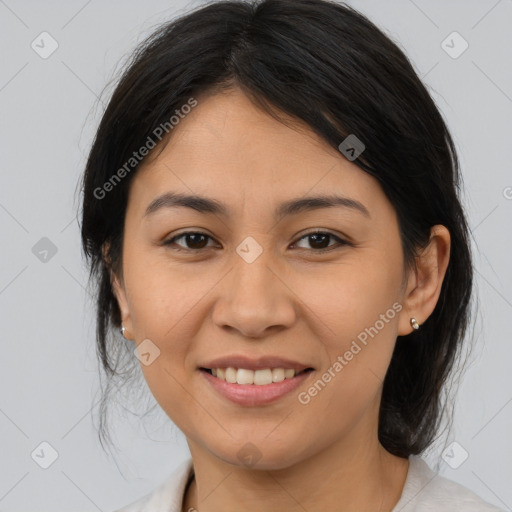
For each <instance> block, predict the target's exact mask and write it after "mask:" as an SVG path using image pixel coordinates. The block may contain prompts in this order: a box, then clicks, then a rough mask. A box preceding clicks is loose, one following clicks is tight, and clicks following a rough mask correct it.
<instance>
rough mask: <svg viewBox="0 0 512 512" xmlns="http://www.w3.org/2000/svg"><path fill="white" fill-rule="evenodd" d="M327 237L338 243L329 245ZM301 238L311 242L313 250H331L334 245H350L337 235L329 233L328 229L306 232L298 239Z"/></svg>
mask: <svg viewBox="0 0 512 512" xmlns="http://www.w3.org/2000/svg"><path fill="white" fill-rule="evenodd" d="M329 239H335V240H336V241H337V242H338V243H337V244H334V245H329ZM301 240H306V241H307V243H309V244H311V247H313V249H314V252H323V251H331V250H333V249H335V248H336V246H338V247H339V246H342V245H350V244H349V243H348V242H346V241H345V240H342V239H341V238H340V237H339V236H336V235H335V234H333V233H330V232H328V231H320V230H317V231H313V232H311V233H307V234H306V235H304V236H302V237H301V238H300V239H299V242H300V241H301ZM326 243H327V245H326Z"/></svg>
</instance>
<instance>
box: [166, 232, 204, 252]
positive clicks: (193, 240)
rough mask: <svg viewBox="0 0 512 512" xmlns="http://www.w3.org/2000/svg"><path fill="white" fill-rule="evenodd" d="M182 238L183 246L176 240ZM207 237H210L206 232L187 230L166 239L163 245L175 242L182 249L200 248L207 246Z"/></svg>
mask: <svg viewBox="0 0 512 512" xmlns="http://www.w3.org/2000/svg"><path fill="white" fill-rule="evenodd" d="M180 239H184V240H185V246H183V245H181V244H177V243H176V241H177V240H180ZM208 239H210V240H211V239H212V238H211V237H210V236H209V235H207V234H206V233H201V232H195V231H189V232H187V233H181V234H180V235H177V236H175V237H173V238H171V239H170V240H167V241H166V242H165V243H164V245H173V244H176V245H178V246H179V247H181V248H182V249H185V250H186V249H189V250H192V251H194V250H200V249H204V248H205V247H207V241H208ZM178 250H180V249H178Z"/></svg>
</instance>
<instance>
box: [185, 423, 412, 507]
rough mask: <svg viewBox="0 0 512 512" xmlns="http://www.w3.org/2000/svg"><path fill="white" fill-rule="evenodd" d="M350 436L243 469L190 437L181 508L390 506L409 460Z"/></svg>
mask: <svg viewBox="0 0 512 512" xmlns="http://www.w3.org/2000/svg"><path fill="white" fill-rule="evenodd" d="M358 434H359V440H356V439H354V438H353V436H351V438H350V439H348V438H345V439H344V440H341V441H339V442H337V443H335V444H333V445H330V446H328V448H326V449H324V450H323V451H321V452H318V453H315V455H314V456H311V457H308V458H305V459H301V461H300V462H298V463H297V464H294V465H292V466H290V467H286V468H280V469H270V470H267V469H265V470H257V469H248V468H244V467H240V466H234V465H232V464H228V463H226V462H224V461H222V460H220V459H219V458H218V457H215V456H213V455H212V454H211V453H210V452H206V451H204V449H203V448H202V447H199V445H196V444H195V443H193V442H191V441H190V440H189V447H190V451H191V454H192V459H193V461H194V472H195V475H194V479H193V480H192V481H191V483H190V485H189V486H188V488H187V491H186V494H185V499H184V507H183V510H184V511H189V510H191V509H192V510H194V509H195V510H196V511H199V512H239V511H240V507H241V505H243V509H244V511H246V512H260V511H261V509H262V507H263V506H264V509H265V511H266V512H277V511H282V510H287V511H295V510H296V511H300V512H304V510H308V511H310V512H313V511H320V510H338V511H340V512H361V511H366V510H368V511H370V510H371V511H372V512H391V511H392V509H393V507H394V506H395V505H396V503H397V502H398V500H399V499H400V496H401V494H402V489H403V486H404V483H405V479H406V476H407V471H408V467H409V463H408V460H407V459H404V458H401V457H396V456H394V455H392V454H390V453H389V452H387V451H386V450H385V449H384V448H383V447H382V445H381V444H380V443H379V442H378V439H377V438H376V436H375V438H374V439H373V440H372V442H369V440H368V437H366V438H365V437H364V436H361V435H360V434H361V432H359V433H358Z"/></svg>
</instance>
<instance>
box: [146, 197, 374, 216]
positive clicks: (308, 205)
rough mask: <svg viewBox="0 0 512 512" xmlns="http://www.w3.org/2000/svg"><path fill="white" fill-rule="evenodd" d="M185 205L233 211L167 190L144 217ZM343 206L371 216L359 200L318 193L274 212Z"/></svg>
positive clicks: (211, 211)
mask: <svg viewBox="0 0 512 512" xmlns="http://www.w3.org/2000/svg"><path fill="white" fill-rule="evenodd" d="M176 207H185V208H191V209H192V210H195V211H197V212H199V213H205V214H208V213H209V214H214V215H221V216H223V217H229V216H230V214H231V212H230V210H229V208H228V207H227V206H226V205H224V204H223V203H221V202H219V201H217V200H215V199H211V198H208V197H204V196H200V195H188V194H180V193H175V192H167V193H165V194H162V195H161V196H158V197H157V198H156V199H154V200H153V201H152V202H151V203H150V204H149V206H148V207H147V208H146V211H145V213H144V217H147V216H150V215H151V214H153V213H154V212H156V211H158V210H161V209H162V208H176ZM332 207H343V208H350V209H352V210H354V211H358V212H360V213H362V214H363V215H364V216H366V217H368V218H371V216H370V212H369V211H368V209H367V208H366V207H365V206H364V205H363V204H362V203H361V202H359V201H357V200H355V199H351V198H349V197H342V196H338V195H332V194H330V195H318V196H310V197H302V198H300V199H291V200H289V201H285V202H283V203H281V204H280V205H278V207H277V208H276V210H275V212H274V216H275V217H276V218H277V219H281V218H283V217H285V216H289V215H297V214H299V213H302V212H305V211H309V210H317V209H320V208H332Z"/></svg>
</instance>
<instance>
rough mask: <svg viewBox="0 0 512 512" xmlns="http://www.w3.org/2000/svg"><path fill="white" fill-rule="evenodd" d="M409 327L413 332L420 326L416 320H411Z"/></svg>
mask: <svg viewBox="0 0 512 512" xmlns="http://www.w3.org/2000/svg"><path fill="white" fill-rule="evenodd" d="M411 327H412V328H413V329H414V330H416V331H417V330H418V329H419V328H420V324H419V323H418V322H417V321H416V318H414V317H413V318H411Z"/></svg>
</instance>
